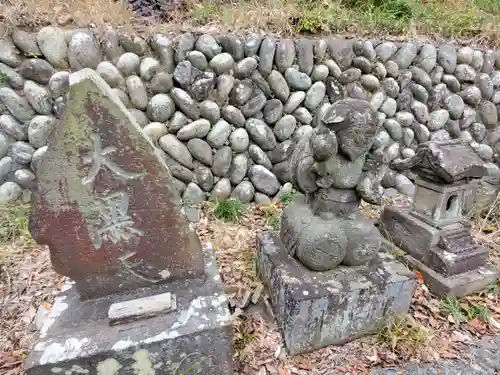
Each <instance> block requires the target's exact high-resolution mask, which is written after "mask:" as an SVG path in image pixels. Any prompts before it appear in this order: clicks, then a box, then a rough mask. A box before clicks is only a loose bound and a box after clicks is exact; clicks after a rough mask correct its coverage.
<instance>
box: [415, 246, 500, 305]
mask: <svg viewBox="0 0 500 375" xmlns="http://www.w3.org/2000/svg"><path fill="white" fill-rule="evenodd" d="M405 259H406V261H407V262H408V265H409V266H410V267H412V268H414V269H416V270H418V271H420V273H421V274H422V277H423V278H424V282H425V284H426V285H427V286H428V288H429V290H430V291H431V292H432V293H433V294H435V295H436V296H438V297H444V296H447V295H452V296H457V297H462V296H467V295H470V294H474V293H477V292H478V291H480V290H483V289H485V288H486V287H487V286H488V285H490V284H491V283H493V282H494V281H495V280H496V279H497V278H498V277H499V275H500V273H499V271H498V270H497V269H496V268H495V267H493V266H491V265H483V266H481V267H478V268H476V269H473V270H472V271H468V272H463V273H460V274H457V275H452V276H448V277H446V276H444V275H442V274H440V273H438V272H436V271H434V270H433V269H432V268H430V267H427V266H426V265H425V264H424V263H422V262H420V261H418V260H417V259H415V258H414V257H412V256H411V255H406V256H405Z"/></svg>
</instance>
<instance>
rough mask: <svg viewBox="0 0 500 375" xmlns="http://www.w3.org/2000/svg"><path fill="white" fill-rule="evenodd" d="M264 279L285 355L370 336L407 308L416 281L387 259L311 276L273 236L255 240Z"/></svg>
mask: <svg viewBox="0 0 500 375" xmlns="http://www.w3.org/2000/svg"><path fill="white" fill-rule="evenodd" d="M257 247H258V254H257V272H258V273H259V276H260V278H261V279H262V280H263V282H264V284H265V285H266V288H267V290H268V293H269V295H270V296H271V304H272V306H273V309H274V313H275V315H276V319H277V322H278V325H279V327H280V329H281V332H282V335H283V338H284V341H285V346H286V348H287V350H288V352H289V354H290V355H296V354H300V353H305V352H309V351H312V350H315V349H319V348H322V347H325V346H328V345H332V344H333V345H338V344H343V343H345V342H348V341H351V340H354V339H356V338H358V337H361V336H364V335H366V334H370V333H373V332H374V331H375V330H376V329H377V328H378V327H379V326H380V325H381V324H383V323H384V320H385V318H386V317H387V316H388V315H390V314H404V313H406V312H407V311H408V309H409V307H410V302H411V298H412V296H413V292H414V289H415V286H416V278H415V275H414V274H413V273H411V272H410V271H409V270H408V269H407V268H406V267H405V266H403V265H402V264H401V263H399V262H397V261H395V260H394V259H392V258H391V257H390V256H389V255H388V254H384V253H380V257H379V258H377V260H376V261H375V262H373V263H372V264H370V265H365V266H358V267H346V266H339V267H338V268H336V269H334V270H332V271H328V272H314V271H310V270H309V269H307V268H305V267H304V266H303V265H302V264H300V263H299V262H298V261H297V260H296V259H295V258H292V257H291V256H290V255H288V253H287V251H286V249H285V248H284V246H283V243H282V242H281V239H280V238H279V236H278V234H277V233H276V232H272V231H268V232H263V233H262V234H260V235H259V236H258V239H257Z"/></svg>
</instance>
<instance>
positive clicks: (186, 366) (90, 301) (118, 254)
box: [25, 69, 233, 375]
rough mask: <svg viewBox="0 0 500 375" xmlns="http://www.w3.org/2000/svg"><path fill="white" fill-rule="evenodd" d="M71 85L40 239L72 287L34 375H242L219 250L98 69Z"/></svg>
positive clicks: (52, 154) (40, 194)
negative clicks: (206, 239)
mask: <svg viewBox="0 0 500 375" xmlns="http://www.w3.org/2000/svg"><path fill="white" fill-rule="evenodd" d="M69 83H70V92H69V97H68V105H67V109H66V111H65V113H64V116H63V117H62V119H61V121H60V123H59V124H58V126H57V128H56V129H55V131H54V133H53V134H52V136H51V140H50V144H49V147H48V150H47V154H46V156H45V158H44V159H43V161H42V163H41V165H40V167H39V176H38V177H39V180H38V186H37V189H36V191H35V192H34V193H33V202H32V203H33V204H32V205H33V213H32V217H31V220H30V229H31V232H32V234H33V237H34V238H35V239H36V240H37V241H38V242H39V243H41V244H46V245H48V246H49V248H50V253H51V259H52V264H53V266H54V268H55V269H56V271H57V272H59V273H61V274H63V275H66V276H68V277H69V278H70V279H71V280H72V282H71V283H70V284H68V286H67V289H66V290H65V291H64V292H63V293H62V294H61V295H59V296H58V297H57V298H56V301H55V303H54V305H53V307H52V311H51V313H50V315H49V317H48V318H47V320H46V322H45V324H44V325H43V327H42V328H41V332H40V340H39V342H38V343H37V344H36V345H35V347H34V348H33V350H32V352H31V353H30V356H29V358H28V360H27V363H26V365H25V370H26V372H27V374H28V375H45V374H56V373H64V374H70V373H71V374H76V373H80V374H123V375H132V374H180V373H187V372H188V371H189V372H190V373H193V374H203V375H226V374H227V375H230V374H232V373H233V365H232V340H231V335H232V328H231V327H232V326H231V319H230V314H229V309H228V304H227V299H226V297H225V296H224V295H223V294H222V291H221V289H220V285H219V284H220V281H219V280H220V277H219V274H218V273H217V267H216V263H215V257H214V254H213V250H211V249H210V248H208V247H207V248H206V249H205V251H203V250H202V246H201V244H200V241H199V239H198V237H197V235H196V233H195V232H194V230H193V229H192V228H191V227H190V225H189V224H188V222H187V219H186V217H185V215H184V214H183V213H182V208H181V206H180V198H179V196H178V194H176V193H175V191H174V189H173V187H172V176H171V174H170V171H169V169H168V168H167V166H166V165H165V163H164V161H163V159H162V158H161V156H159V154H158V153H157V149H156V148H155V147H154V145H153V144H152V143H151V141H150V140H149V139H148V138H146V136H145V135H144V134H143V132H142V131H141V128H140V127H139V125H138V124H137V122H136V121H135V120H134V119H133V117H132V115H131V114H130V112H129V111H128V110H127V109H126V108H125V107H124V105H123V103H122V102H121V101H120V99H118V98H117V97H116V96H115V94H114V92H113V91H112V90H111V88H110V87H109V86H108V85H107V84H106V82H105V81H104V80H103V79H102V78H101V77H100V76H99V75H98V74H97V73H96V72H95V71H93V70H90V69H83V70H81V71H79V72H76V73H73V74H71V76H70V79H69Z"/></svg>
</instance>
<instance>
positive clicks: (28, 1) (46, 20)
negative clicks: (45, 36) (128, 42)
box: [0, 0, 138, 29]
mask: <svg viewBox="0 0 500 375" xmlns="http://www.w3.org/2000/svg"><path fill="white" fill-rule="evenodd" d="M0 19H1V20H2V21H3V22H5V23H6V25H7V26H12V27H15V26H22V27H25V28H29V29H37V28H40V27H42V26H46V25H50V24H56V25H61V26H66V25H71V26H78V27H87V26H88V25H90V24H95V25H98V26H104V25H111V26H121V27H128V28H130V29H131V28H132V27H133V25H134V24H136V23H138V20H137V19H136V18H135V16H134V13H133V12H132V11H129V10H128V9H126V7H124V6H122V3H121V2H120V1H115V0H68V1H61V0H40V1H38V0H21V1H17V0H6V1H5V2H3V4H2V7H1V8H0Z"/></svg>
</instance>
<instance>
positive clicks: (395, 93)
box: [0, 26, 500, 203]
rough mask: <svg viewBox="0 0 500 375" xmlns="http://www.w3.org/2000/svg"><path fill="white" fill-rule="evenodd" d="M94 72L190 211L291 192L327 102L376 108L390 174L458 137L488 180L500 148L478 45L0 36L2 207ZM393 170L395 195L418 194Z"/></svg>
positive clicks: (29, 174)
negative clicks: (69, 100)
mask: <svg viewBox="0 0 500 375" xmlns="http://www.w3.org/2000/svg"><path fill="white" fill-rule="evenodd" d="M82 68H91V69H95V70H96V71H97V72H98V73H99V74H100V75H101V76H102V77H103V78H104V80H105V81H106V82H107V83H108V84H109V85H110V86H111V87H112V88H113V90H114V91H115V92H116V94H117V95H119V97H120V98H121V100H122V101H123V103H124V104H125V105H126V106H127V107H128V108H129V109H130V112H131V113H132V114H133V116H134V117H135V118H136V120H137V122H138V123H139V124H140V125H141V127H143V131H144V133H145V134H147V135H148V136H149V137H150V139H151V140H152V141H153V142H154V143H155V144H156V145H157V146H158V147H159V148H160V149H162V150H163V151H164V153H163V155H164V158H165V161H166V163H167V165H169V167H170V169H171V171H172V174H173V176H174V177H175V182H176V186H177V188H178V191H179V193H180V194H181V195H182V196H183V197H184V198H185V199H186V200H189V201H191V202H193V203H198V202H200V201H202V200H204V199H207V198H212V199H213V198H218V199H223V198H227V197H231V196H232V197H236V198H238V199H239V200H241V201H243V202H250V201H252V200H255V201H256V202H259V203H262V202H265V201H267V200H269V198H272V197H273V196H275V195H276V194H277V193H279V191H280V189H283V186H284V185H285V184H286V185H287V188H288V189H289V188H290V187H291V184H290V183H289V182H290V176H289V174H290V173H289V169H288V158H289V157H290V155H291V153H292V152H293V149H294V147H295V145H296V142H297V141H298V140H299V139H300V138H301V137H303V136H304V135H305V134H307V133H309V132H311V131H312V129H313V128H314V127H316V126H317V124H318V122H319V121H320V119H321V115H322V114H323V113H325V110H326V109H327V108H328V106H329V105H331V103H333V102H335V101H337V100H339V99H342V98H347V97H351V98H360V99H365V100H368V101H370V102H371V104H372V105H373V106H374V107H375V108H376V109H377V110H378V117H379V121H380V124H381V126H380V131H379V133H378V135H377V137H376V141H375V143H374V146H373V148H372V150H371V151H370V152H371V153H373V156H374V157H375V158H376V159H378V160H383V162H384V163H386V164H389V163H390V162H391V161H392V160H394V159H397V158H403V159H404V158H409V157H412V156H413V155H414V154H415V149H416V147H417V145H418V144H419V143H422V142H425V141H428V140H444V139H450V138H462V139H465V140H468V141H470V142H471V143H472V145H473V147H474V148H475V150H476V151H477V152H478V153H479V155H480V156H481V158H482V159H483V160H484V161H485V162H488V163H489V164H488V165H489V166H490V167H491V170H492V171H498V167H496V165H495V164H494V163H493V162H495V161H496V160H497V159H496V155H497V153H498V152H499V151H500V128H499V127H498V117H499V113H500V53H497V52H495V51H491V50H487V51H481V50H475V49H473V48H470V47H455V46H451V45H447V44H444V45H441V46H438V47H435V46H434V45H430V44H425V45H421V44H418V43H412V42H407V43H399V44H398V43H393V42H387V41H385V42H378V41H377V42H376V41H365V40H357V41H356V40H341V39H318V40H309V39H297V40H291V39H277V38H273V37H267V38H266V37H260V36H257V35H245V36H236V35H208V34H205V35H194V34H192V33H185V34H182V35H177V36H169V37H167V36H164V35H159V34H157V35H154V36H152V37H151V38H150V39H149V40H146V39H143V38H141V37H139V36H135V35H129V34H124V33H121V32H118V31H116V30H113V29H109V30H107V31H105V32H97V31H92V30H91V29H83V30H82V29H75V30H62V29H59V28H57V27H51V26H48V27H44V28H42V29H41V30H40V31H39V32H38V33H28V32H25V31H22V30H15V31H13V32H12V33H11V34H10V35H8V36H4V37H3V39H1V40H0V78H1V79H0V82H1V84H2V87H1V88H0V112H1V115H0V203H5V202H9V201H13V200H16V199H18V198H19V197H20V196H21V194H22V192H23V190H24V189H31V188H32V187H33V186H34V184H35V183H36V170H37V165H38V164H39V162H40V160H41V159H42V158H43V155H44V153H45V150H46V149H47V143H48V138H49V134H50V133H51V131H52V129H54V127H56V126H57V123H58V118H60V116H61V114H62V112H63V111H64V108H65V105H66V94H67V91H68V77H69V72H70V71H77V70H79V69H82ZM411 179H412V176H411V175H408V174H406V175H403V174H397V173H396V172H394V171H392V170H389V171H388V172H387V173H386V175H385V177H384V179H383V186H384V187H385V188H390V187H395V188H396V189H397V190H399V191H400V192H402V193H405V194H412V191H413V184H412V183H411Z"/></svg>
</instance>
